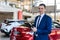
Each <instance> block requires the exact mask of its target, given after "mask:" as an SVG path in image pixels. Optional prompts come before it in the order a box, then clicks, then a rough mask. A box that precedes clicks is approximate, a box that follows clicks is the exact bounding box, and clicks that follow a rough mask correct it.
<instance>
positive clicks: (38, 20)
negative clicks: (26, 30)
mask: <svg viewBox="0 0 60 40" xmlns="http://www.w3.org/2000/svg"><path fill="white" fill-rule="evenodd" d="M40 17H41V16H39V17H38V18H37V22H36V28H37V27H38V26H39V24H40ZM35 36H38V34H36V32H35Z"/></svg>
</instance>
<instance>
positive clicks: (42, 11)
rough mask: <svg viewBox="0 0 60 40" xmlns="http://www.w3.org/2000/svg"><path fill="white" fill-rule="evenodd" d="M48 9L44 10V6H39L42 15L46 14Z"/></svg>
mask: <svg viewBox="0 0 60 40" xmlns="http://www.w3.org/2000/svg"><path fill="white" fill-rule="evenodd" d="M45 11H46V9H45V8H44V6H39V12H40V14H43V13H45Z"/></svg>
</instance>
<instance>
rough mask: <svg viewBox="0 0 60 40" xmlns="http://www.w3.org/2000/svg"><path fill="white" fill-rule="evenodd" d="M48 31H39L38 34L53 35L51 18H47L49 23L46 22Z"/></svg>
mask: <svg viewBox="0 0 60 40" xmlns="http://www.w3.org/2000/svg"><path fill="white" fill-rule="evenodd" d="M46 27H47V28H46V29H44V30H40V29H37V32H36V33H37V34H50V33H51V28H52V19H51V18H50V17H49V18H47V22H46Z"/></svg>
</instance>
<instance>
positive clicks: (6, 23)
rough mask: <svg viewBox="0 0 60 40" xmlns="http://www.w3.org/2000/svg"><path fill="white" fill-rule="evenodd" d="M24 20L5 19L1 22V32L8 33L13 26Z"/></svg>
mask: <svg viewBox="0 0 60 40" xmlns="http://www.w3.org/2000/svg"><path fill="white" fill-rule="evenodd" d="M24 22H25V21H24V20H12V19H6V20H5V21H4V22H3V23H1V24H2V26H1V32H2V33H5V34H6V35H9V34H10V32H11V29H12V28H13V27H18V26H20V25H22V24H24Z"/></svg>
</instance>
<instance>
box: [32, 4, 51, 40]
mask: <svg viewBox="0 0 60 40" xmlns="http://www.w3.org/2000/svg"><path fill="white" fill-rule="evenodd" d="M45 11H46V5H45V4H40V5H39V13H40V15H38V16H37V17H36V18H35V22H34V27H33V28H32V30H33V31H34V40H49V39H48V34H50V33H51V27H52V19H51V17H49V16H48V15H46V13H45Z"/></svg>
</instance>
